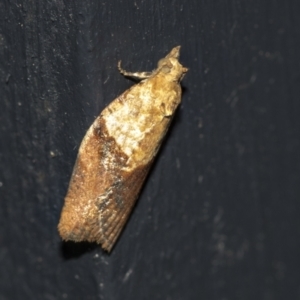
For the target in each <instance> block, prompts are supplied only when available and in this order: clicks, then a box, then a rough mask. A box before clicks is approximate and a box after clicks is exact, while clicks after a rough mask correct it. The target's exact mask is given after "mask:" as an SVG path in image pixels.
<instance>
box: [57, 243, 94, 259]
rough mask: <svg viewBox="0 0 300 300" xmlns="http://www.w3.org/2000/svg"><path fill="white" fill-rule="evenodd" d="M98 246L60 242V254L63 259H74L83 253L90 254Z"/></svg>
mask: <svg viewBox="0 0 300 300" xmlns="http://www.w3.org/2000/svg"><path fill="white" fill-rule="evenodd" d="M99 247H100V246H99V245H98V244H96V243H89V242H79V243H75V242H61V245H60V252H61V255H62V257H63V258H64V259H66V260H68V259H74V258H78V257H80V256H82V255H84V254H85V253H88V252H92V251H93V250H95V249H96V248H99Z"/></svg>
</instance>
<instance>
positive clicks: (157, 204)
mask: <svg viewBox="0 0 300 300" xmlns="http://www.w3.org/2000/svg"><path fill="white" fill-rule="evenodd" d="M299 6H300V5H299V2H298V1H296V0H294V1H293V0H291V1H286V0H278V1H273V0H267V1H261V0H250V1H240V0H234V1H211V0H209V1H208V0H200V1H199V0H190V1H177V0H174V1H163V0H159V1H143V0H136V1H120V0H118V1H116V0H110V1H108V0H97V1H96V0H87V1H81V0H78V1H77V0H75V1H63V0H53V1H38V0H24V1H20V0H19V1H8V0H2V1H1V2H0V24H1V26H0V101H1V106H0V140H1V142H0V165H1V172H0V265H1V267H0V299H1V300H11V299H45V300H54V299H72V300H73V299H85V300H89V299H116V300H118V299H122V300H124V299H162V300H165V299H172V300H173V299H175V300H176V299H178V300H179V299H205V300H210V299H212V300H225V299H226V300H234V299H242V300H248V299H249V300H253V299H263V300H270V299H298V298H300V289H299V282H300V276H299V269H300V259H299V250H300V218H299V210H300V201H299V197H300V188H299V182H300V171H299V169H300V157H299V153H300V142H299V139H300V136H299V133H300V118H299V112H300V99H299V98H300V85H299V82H300V59H299V53H300V41H299V35H300V19H299V13H300V9H299ZM176 45H182V55H181V62H182V64H183V65H185V66H186V67H189V68H190V71H189V73H188V74H187V76H186V77H185V79H184V81H183V86H184V95H183V100H182V105H181V107H180V109H179V110H178V112H177V114H176V117H175V120H174V123H173V125H172V127H171V130H170V133H169V134H168V136H167V139H166V140H165V143H164V145H163V148H162V150H161V151H160V153H159V155H158V158H157V160H156V163H155V165H154V167H153V168H152V171H151V173H150V176H149V177H148V180H147V182H146V185H145V187H144V189H143V191H142V194H141V196H140V199H139V201H138V204H137V206H136V207H135V209H134V211H133V214H132V217H131V218H130V220H129V222H128V225H127V226H126V228H125V230H124V232H123V234H122V235H121V237H120V239H119V241H118V243H117V245H116V247H115V248H114V250H113V251H112V253H111V254H110V255H108V254H106V253H105V252H103V251H102V250H101V249H100V248H99V247H98V246H96V245H93V244H92V245H91V244H88V243H81V244H74V243H62V242H61V240H60V238H59V236H58V233H57V229H56V226H57V223H58V220H59V215H60V210H61V207H62V205H63V198H64V196H65V193H66V190H67V187H68V180H69V178H70V175H71V172H72V167H73V164H74V161H75V158H76V154H77V150H78V147H79V144H80V142H81V139H82V137H83V136H84V134H85V131H86V130H87V128H88V127H89V125H90V124H91V123H92V122H93V120H94V119H95V117H96V116H97V115H98V114H99V112H100V111H101V110H102V109H103V107H104V106H105V105H107V104H108V103H110V102H111V101H112V100H113V99H114V98H115V97H116V96H118V95H119V94H120V93H121V92H123V91H124V90H125V89H127V88H128V87H129V86H131V85H132V84H133V83H132V82H130V81H129V80H127V79H124V78H123V77H122V76H121V75H120V74H119V72H118V70H117V61H118V60H120V59H122V61H123V66H124V68H125V69H128V70H132V71H137V70H148V71H149V70H152V69H153V68H154V67H155V66H156V63H157V61H158V60H159V59H160V58H162V57H163V56H164V55H165V54H166V53H167V52H168V51H169V50H170V49H171V48H172V47H174V46H176Z"/></svg>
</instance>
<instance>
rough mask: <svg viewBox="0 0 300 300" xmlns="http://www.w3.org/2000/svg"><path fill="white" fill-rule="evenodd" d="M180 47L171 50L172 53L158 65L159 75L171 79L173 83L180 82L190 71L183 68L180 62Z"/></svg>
mask: <svg viewBox="0 0 300 300" xmlns="http://www.w3.org/2000/svg"><path fill="white" fill-rule="evenodd" d="M179 54H180V46H177V47H175V48H173V49H172V50H171V52H170V53H169V54H168V55H167V56H166V57H165V58H162V59H161V60H160V61H159V62H158V64H157V70H158V71H159V73H162V74H164V75H165V76H167V77H169V78H170V80H172V81H180V80H181V79H182V78H183V76H184V74H185V73H186V72H187V71H188V68H185V67H183V66H182V65H181V64H180V63H179V61H178V58H179Z"/></svg>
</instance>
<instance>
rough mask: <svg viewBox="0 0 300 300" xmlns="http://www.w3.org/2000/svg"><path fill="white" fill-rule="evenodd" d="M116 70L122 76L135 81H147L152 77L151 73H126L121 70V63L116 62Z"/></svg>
mask: <svg viewBox="0 0 300 300" xmlns="http://www.w3.org/2000/svg"><path fill="white" fill-rule="evenodd" d="M118 69H119V71H120V73H121V74H122V75H124V76H126V77H130V78H132V79H135V80H143V79H147V78H149V77H151V76H152V75H153V72H127V71H125V70H124V69H122V68H121V61H119V62H118Z"/></svg>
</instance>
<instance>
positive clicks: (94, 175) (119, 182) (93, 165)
mask: <svg viewBox="0 0 300 300" xmlns="http://www.w3.org/2000/svg"><path fill="white" fill-rule="evenodd" d="M179 52H180V46H178V47H175V48H173V49H172V50H171V52H170V53H169V54H168V55H167V56H166V57H165V58H163V59H161V60H160V61H159V62H158V65H157V68H156V69H155V70H154V71H152V72H137V73H130V72H126V71H125V70H123V69H122V68H121V65H120V62H119V65H118V68H119V71H120V73H121V74H123V75H124V76H127V77H132V78H134V79H136V80H141V81H140V82H139V83H137V84H136V85H134V86H132V87H131V88H129V89H128V90H126V91H125V92H124V93H123V94H121V95H120V96H119V97H118V98H116V99H115V100H114V101H113V102H112V103H110V104H109V105H108V106H107V107H106V108H105V109H104V110H103V111H102V113H101V114H100V115H99V116H98V117H97V118H96V120H95V121H94V123H93V124H92V126H91V127H90V128H89V129H88V131H87V133H86V135H85V136H84V138H83V140H82V142H81V145H80V148H79V152H78V156H77V159H76V163H75V166H74V169H73V173H72V177H71V180H70V184H69V188H68V192H67V195H66V197H65V202H64V206H63V209H62V212H61V217H60V221H59V224H58V231H59V234H60V236H61V237H62V239H63V240H65V241H68V240H71V241H75V242H81V241H88V242H96V243H98V244H100V245H101V246H102V248H103V249H104V250H106V251H108V252H110V251H111V249H112V247H113V246H114V244H115V242H116V240H117V238H118V236H119V235H120V233H121V231H122V228H123V227H124V225H125V223H126V221H127V219H128V217H129V215H130V212H131V210H132V208H133V206H134V204H135V202H136V200H137V198H138V195H139V192H140V190H141V187H142V185H143V182H144V180H145V178H146V176H147V174H148V172H149V169H150V167H151V165H152V163H153V160H154V158H155V156H156V154H157V151H158V150H159V148H160V145H161V143H162V141H163V138H164V136H165V134H166V132H167V130H168V128H169V125H170V122H171V120H172V117H173V116H174V113H175V110H176V108H177V107H178V105H179V103H180V102H181V86H180V81H181V79H182V78H183V76H184V74H185V73H186V72H187V71H188V69H187V68H185V67H183V66H182V65H181V64H180V63H179V61H178V58H179Z"/></svg>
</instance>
